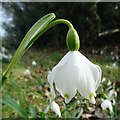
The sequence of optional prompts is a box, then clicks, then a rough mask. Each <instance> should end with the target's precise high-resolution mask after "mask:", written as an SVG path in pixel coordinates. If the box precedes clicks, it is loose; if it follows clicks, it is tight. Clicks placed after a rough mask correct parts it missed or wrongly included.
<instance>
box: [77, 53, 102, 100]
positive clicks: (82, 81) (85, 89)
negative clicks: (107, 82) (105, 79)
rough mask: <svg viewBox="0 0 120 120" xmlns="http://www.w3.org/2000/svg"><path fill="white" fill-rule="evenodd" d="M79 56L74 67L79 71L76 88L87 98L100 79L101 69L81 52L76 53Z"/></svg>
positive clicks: (94, 89) (93, 91)
mask: <svg viewBox="0 0 120 120" xmlns="http://www.w3.org/2000/svg"><path fill="white" fill-rule="evenodd" d="M76 57H79V59H78V61H77V64H76V67H77V68H78V71H79V74H78V75H79V77H78V79H77V89H78V91H79V92H80V94H81V95H82V96H84V97H85V98H89V96H90V94H91V93H95V91H96V89H97V88H98V85H99V84H100V81H101V69H100V67H99V66H97V65H94V64H93V63H92V62H90V61H89V60H88V59H87V58H86V57H85V56H83V55H82V54H81V53H77V54H76Z"/></svg>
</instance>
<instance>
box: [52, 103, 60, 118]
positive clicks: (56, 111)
mask: <svg viewBox="0 0 120 120" xmlns="http://www.w3.org/2000/svg"><path fill="white" fill-rule="evenodd" d="M51 109H52V110H53V111H55V113H56V114H57V115H58V116H59V117H60V116H61V112H60V107H59V105H58V104H57V103H56V102H55V101H53V102H52V104H51Z"/></svg>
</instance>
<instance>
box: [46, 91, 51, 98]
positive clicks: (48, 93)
mask: <svg viewBox="0 0 120 120" xmlns="http://www.w3.org/2000/svg"><path fill="white" fill-rule="evenodd" d="M45 96H46V97H47V98H50V92H49V91H48V90H47V89H46V90H45Z"/></svg>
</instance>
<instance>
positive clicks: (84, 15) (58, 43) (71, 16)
mask: <svg viewBox="0 0 120 120" xmlns="http://www.w3.org/2000/svg"><path fill="white" fill-rule="evenodd" d="M52 12H53V13H55V15H56V18H57V19H59V18H60V19H62V18H63V19H67V20H69V21H70V22H71V23H72V24H73V26H74V27H75V29H76V30H77V32H78V34H79V37H80V42H81V49H82V48H85V50H86V49H88V48H90V47H92V48H99V49H100V48H103V47H107V48H109V49H113V50H114V49H115V47H117V46H118V45H119V44H120V3H117V2H116V3H99V2H96V3H95V2H94V3H93V2H91V3H84V2H81V3H77V2H76V3H70V2H69V3H49V2H38V3H34V2H29V3H27V2H26V3H24V2H22V3H20V2H16V3H12V2H11V3H3V4H2V27H1V28H0V29H1V30H2V43H3V46H5V47H6V48H8V49H16V48H17V47H18V45H19V44H20V42H21V41H22V39H23V37H24V36H25V34H26V33H27V31H28V30H29V29H30V28H31V26H32V25H33V24H34V23H35V22H36V21H37V20H39V19H40V18H41V17H42V16H44V15H46V14H48V13H52ZM67 31H68V27H67V26H66V25H64V24H60V25H56V26H55V27H53V28H52V29H51V30H48V31H47V32H46V33H45V34H44V35H42V36H41V37H40V38H39V40H37V41H36V42H35V44H34V45H33V46H34V47H35V48H48V47H49V48H54V49H63V48H66V34H67Z"/></svg>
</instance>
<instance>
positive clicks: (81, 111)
mask: <svg viewBox="0 0 120 120" xmlns="http://www.w3.org/2000/svg"><path fill="white" fill-rule="evenodd" d="M82 114H83V108H81V109H80V113H79V114H78V116H77V118H80V117H81V115H82Z"/></svg>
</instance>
